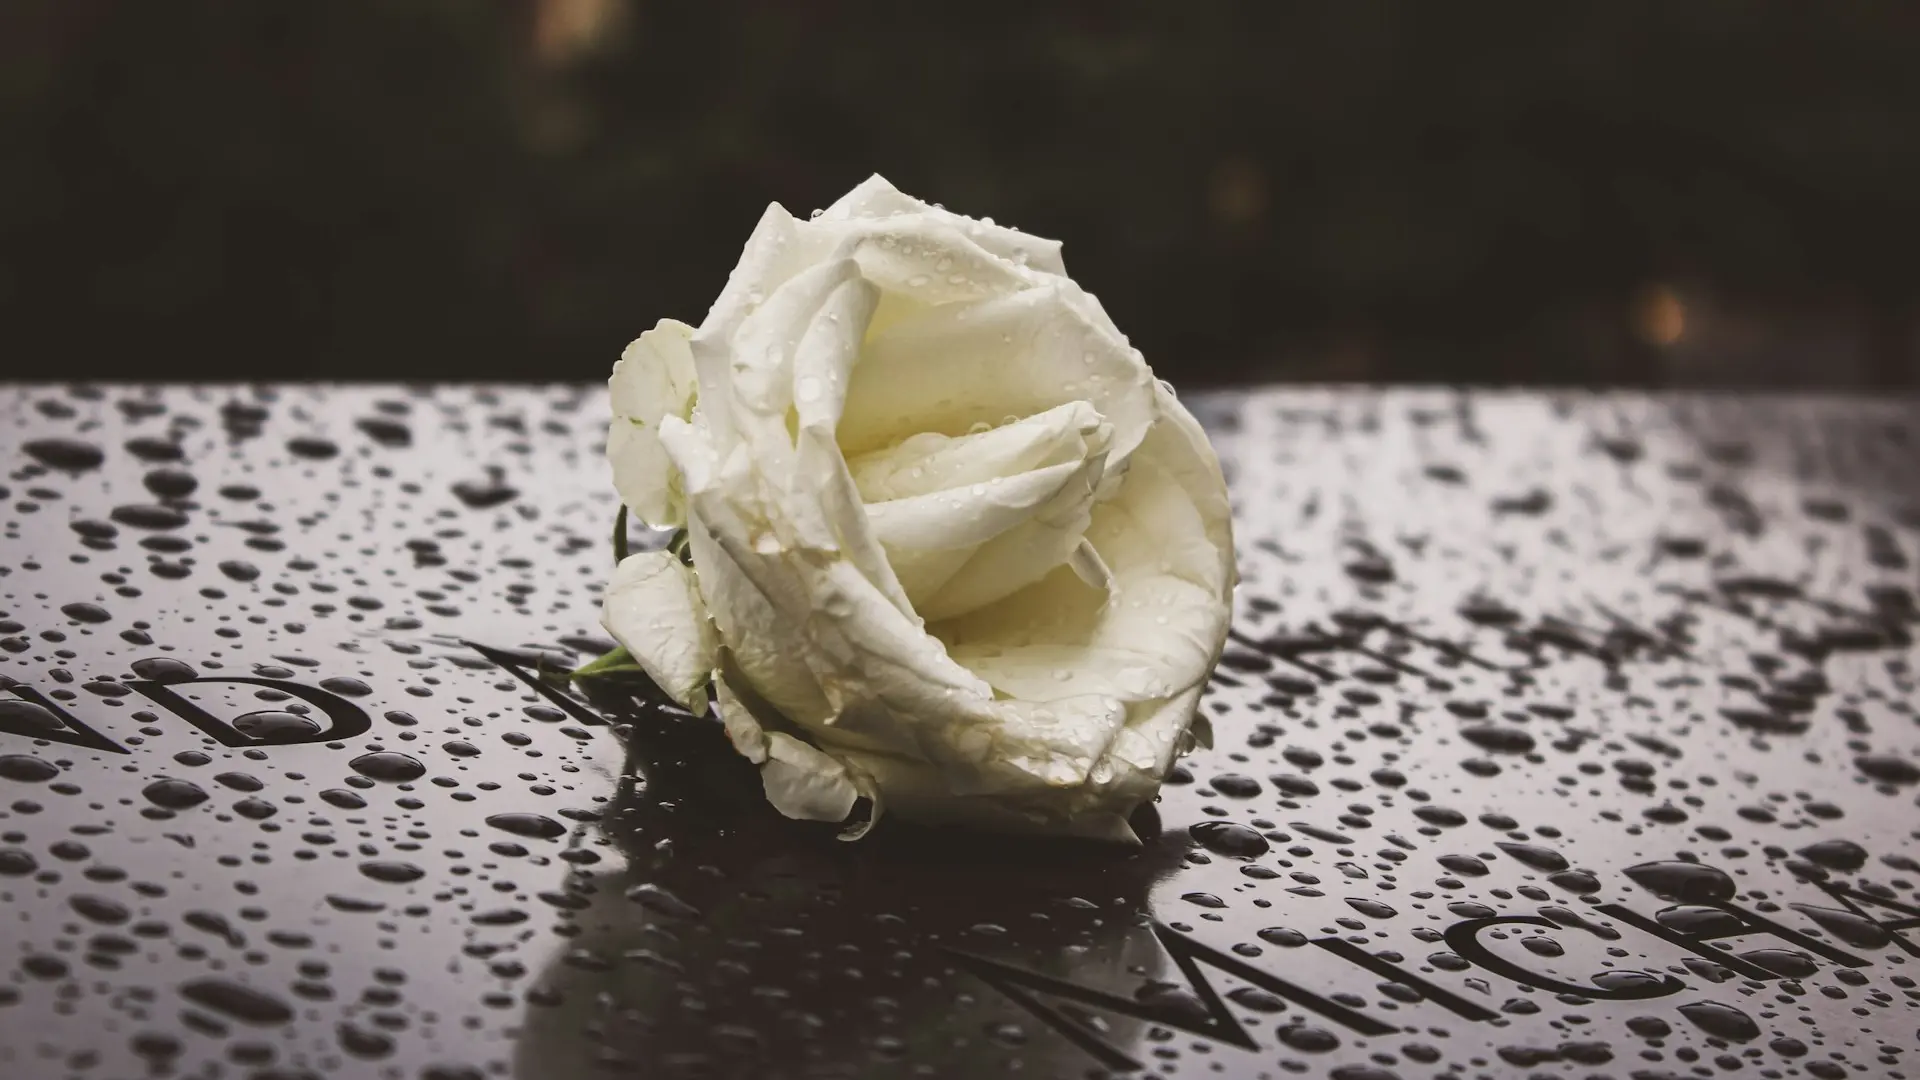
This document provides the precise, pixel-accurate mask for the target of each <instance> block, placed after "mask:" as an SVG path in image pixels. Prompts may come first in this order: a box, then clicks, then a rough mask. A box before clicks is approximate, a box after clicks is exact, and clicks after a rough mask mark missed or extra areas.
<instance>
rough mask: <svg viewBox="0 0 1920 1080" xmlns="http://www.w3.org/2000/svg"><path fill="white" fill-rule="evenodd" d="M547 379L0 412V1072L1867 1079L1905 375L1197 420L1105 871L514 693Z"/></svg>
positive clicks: (1877, 1026) (1917, 416)
mask: <svg viewBox="0 0 1920 1080" xmlns="http://www.w3.org/2000/svg"><path fill="white" fill-rule="evenodd" d="M603 393H604V391H602V390H600V389H598V388H592V387H579V388H574V387H566V388H556V389H514V390H504V389H503V390H486V389H445V390H435V391H431V392H428V391H416V390H408V389H402V388H360V389H320V388H304V387H285V388H278V389H271V390H253V389H233V388H178V389H165V390H155V389H135V388H112V387H109V388H103V389H80V390H72V389H65V388H52V387H48V388H38V387H34V388H18V387H16V388H12V389H8V390H4V391H0V432H4V433H5V434H4V435H0V507H4V510H0V687H4V689H0V926H4V927H5V930H4V933H0V1076H5V1077H7V1078H9V1080H13V1078H22V1080H36V1078H40V1077H66V1076H74V1077H108V1078H116V1080H117V1078H122V1077H144V1076H179V1077H260V1078H290V1077H305V1076H328V1077H333V1076H351V1077H359V1076H366V1077H394V1078H412V1077H422V1078H433V1080H453V1078H464V1077H525V1078H547V1077H574V1076H581V1077H598V1076H635V1077H657V1076H698V1075H712V1076H741V1077H774V1076H793V1077H868V1076H875V1077H878V1076H913V1075H924V1076H952V1077H977V1076H1030V1077H1085V1076H1100V1075H1117V1074H1123V1073H1134V1072H1137V1073H1141V1074H1146V1073H1152V1074H1161V1075H1169V1076H1231V1077H1284V1076H1296V1075H1303V1076H1329V1077H1337V1078H1340V1080H1373V1078H1383V1077H1392V1076H1399V1077H1416V1076H1422V1077H1424V1076H1458V1077H1470V1076H1532V1075H1552V1076H1559V1075H1568V1076H1583V1077H1584V1076H1617V1077H1659V1076H1714V1075H1720V1074H1722V1073H1731V1072H1741V1073H1742V1074H1743V1075H1756V1076H1763V1077H1801V1076H1808V1077H1815V1078H1819V1080H1837V1078H1840V1077H1852V1076H1871V1077H1899V1076H1903V1075H1911V1074H1912V1073H1913V1072H1914V1067H1913V1066H1910V1065H1909V1064H1908V1061H1907V1059H1908V1057H1909V1056H1910V1051H1909V1050H1908V1048H1909V1047H1912V1046H1913V1045H1914V1044H1915V1042H1916V1027H1920V1011H1916V1010H1915V1008H1914V1002H1915V999H1916V996H1920V991H1917V990H1916V986H1915V983H1914V978H1913V976H1914V974H1915V973H1916V972H1920V963H1916V960H1920V946H1917V945H1916V938H1915V936H1914V935H1915V934H1916V933H1920V896H1916V892H1915V889H1916V882H1917V881H1920V863H1916V861H1915V857H1916V855H1920V842H1917V841H1916V835H1920V832H1917V830H1920V812H1917V811H1916V808H1915V802H1914V796H1915V786H1916V784H1917V783H1920V727H1917V726H1916V722H1915V716H1914V711H1913V700H1914V672H1913V667H1912V662H1913V645H1912V637H1911V633H1912V628H1913V626H1914V624H1915V623H1916V621H1917V620H1920V612H1916V608H1915V604H1914V600H1913V593H1912V591H1911V589H1912V585H1913V576H1914V570H1913V566H1912V562H1911V560H1912V559H1913V558H1914V553H1915V551H1916V548H1917V547H1920V514H1917V513H1916V506H1920V501H1917V500H1916V499H1915V496H1916V495H1920V489H1916V487H1915V482H1914V477H1915V475H1916V472H1917V471H1920V451H1917V450H1916V446H1915V439H1916V437H1917V436H1920V411H1917V410H1916V408H1915V407H1914V406H1912V405H1908V404H1900V403H1884V402H1868V401H1844V400H1831V401H1788V400H1783V399H1743V398H1736V397H1699V398H1684V397H1673V398H1647V397H1637V396H1559V397H1549V396H1519V395H1502V394H1479V393H1465V394H1454V393H1445V392H1379V393H1376V392H1305V391H1298V392H1297V391H1287V392H1255V393H1247V394H1239V395H1229V396H1220V397H1212V398H1204V399H1200V400H1199V401H1198V402H1197V407H1198V411H1200V412H1201V413H1202V414H1203V416H1204V419H1205V422H1206V423H1207V424H1208V426H1209V428H1210V430H1211V431H1212V432H1213V433H1214V436H1215V438H1216V440H1217V444H1218V446H1219V448H1220V452H1221V455H1222V458H1223V460H1224V461H1225V463H1226V467H1227V469H1228V473H1229V478H1230V482H1231V485H1232V488H1233V492H1234V497H1235V500H1236V512H1237V515H1238V522H1237V528H1238V537H1237V539H1238V542H1239V544H1240V558H1241V566H1242V570H1243V574H1244V578H1245V582H1244V584H1243V586H1242V588H1241V591H1240V594H1239V598H1238V610H1237V613H1236V619H1235V630H1234V635H1233V640H1232V643H1231V644H1230V646H1229V649H1228V653H1227V656H1226V658H1225V660H1224V662H1223V664H1222V666H1221V669H1220V672H1219V674H1218V675H1217V676H1216V678H1215V679H1214V681H1213V684H1212V686H1211V687H1210V689H1209V692H1208V695H1207V697H1206V699H1205V703H1204V707H1205V708H1206V710H1207V711H1208V712H1209V713H1210V714H1211V715H1212V717H1213V725H1214V730H1215V732H1216V735H1217V745H1216V746H1215V747H1214V749H1212V750H1210V751H1206V752H1203V753H1200V754H1198V755H1196V756H1195V757H1193V758H1191V759H1188V760H1187V761H1186V763H1185V764H1184V766H1183V767H1182V768H1181V769H1180V770H1179V772H1178V773H1177V774H1176V776H1175V777H1174V778H1173V781H1172V782H1171V783H1170V785H1169V786H1168V787H1167V788H1166V790H1165V793H1164V795H1163V797H1162V799H1161V800H1160V802H1159V803H1158V805H1157V806H1155V807H1152V808H1151V809H1150V811H1148V812H1146V813H1144V814H1143V815H1142V818H1141V819H1140V825H1141V827H1142V828H1143V829H1144V830H1146V831H1147V832H1148V834H1149V835H1150V837H1151V839H1150V841H1149V842H1148V844H1147V845H1146V846H1145V848H1144V849H1141V850H1138V851H1115V850H1108V849H1100V848H1087V847H1078V846H1071V845H1064V844H1046V843H1037V842H1031V841H1012V840H1007V839H1002V838H995V837H979V836H972V835H967V834H962V833H955V832H944V831H934V830H924V829H916V828H913V827H911V826H908V825H905V824H903V823H900V822H898V821H891V820H890V821H887V822H885V823H884V824H883V825H882V827H881V828H879V829H878V830H877V831H876V832H875V834H874V835H872V836H871V837H869V838H868V839H867V840H865V841H862V842H860V843H857V844H846V843H840V842H837V841H836V840H835V839H834V838H833V835H832V833H833V830H832V829H830V828H825V827H821V828H815V827H810V826H805V825H799V824H795V823H791V822H787V821H785V820H783V819H780V818H779V817H778V816H777V815H774V814H773V813H772V812H771V811H770V810H768V809H766V808H765V807H764V806H763V805H762V801H761V797H760V794H759V792H758V790H757V786H756V782H755V778H754V776H753V774H752V773H751V771H750V770H748V769H747V768H746V767H745V766H744V765H743V764H742V763H741V762H739V761H738V760H736V759H735V758H734V757H733V756H732V754H731V751H730V750H729V749H728V748H727V746H726V744H725V741H724V740H723V739H722V738H721V737H720V736H719V735H718V733H717V729H716V728H715V727H714V726H713V724H712V723H711V722H710V721H696V720H693V719H691V718H689V717H686V716H684V715H681V714H678V713H676V712H674V711H673V710H671V709H667V708H663V707H661V706H659V705H658V704H656V703H653V702H650V701H648V700H645V699H643V698H640V697H636V696H634V695H632V694H631V693H630V692H627V691H622V690H619V689H616V688H608V687H603V688H600V689H599V690H596V691H595V692H593V693H592V695H591V696H590V697H583V696H576V695H575V694H574V693H572V692H569V691H567V690H565V689H564V688H563V687H562V686H561V685H560V684H558V683H555V682H553V681H550V680H546V679H543V678H542V672H543V671H545V670H551V669H559V668H566V667H569V666H571V665H573V664H576V663H578V662H580V660H581V659H582V658H584V657H587V656H590V655H592V654H594V653H595V652H596V651H598V650H600V649H603V648H605V647H606V646H607V644H608V643H607V642H605V641H604V640H603V638H602V635H601V632H600V631H599V629H598V627H597V619H596V616H597V607H598V604H597V596H598V588H599V585H600V583H601V581H602V580H603V579H604V577H605V575H606V573H607V570H608V564H609V550H608V526H609V522H610V519H611V516H612V515H611V510H612V502H611V499H610V496H609V490H608V485H607V483H606V480H605V475H604V468H603V466H602V464H601V463H600V460H599V456H598V455H599V451H598V443H599V440H600V436H601V432H602V427H603V421H602V415H603V413H602V409H603V404H602V394H603Z"/></svg>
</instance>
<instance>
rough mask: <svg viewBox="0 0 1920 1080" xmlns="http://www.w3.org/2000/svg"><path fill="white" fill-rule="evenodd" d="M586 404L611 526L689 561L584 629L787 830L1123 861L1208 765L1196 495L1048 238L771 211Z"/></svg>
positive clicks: (1213, 631)
mask: <svg viewBox="0 0 1920 1080" xmlns="http://www.w3.org/2000/svg"><path fill="white" fill-rule="evenodd" d="M610 390H611V393H612V406H613V413H614V417H613V422H612V426H611V428H610V430H609V435H608V444H607V456H608V459H609V461H610V462H611V464H612V466H613V476H614V483H615V486H616V487H617V488H618V490H619V493H620V496H621V499H622V500H623V502H624V503H625V504H626V506H627V507H628V508H630V509H631V510H632V512H633V513H635V514H637V515H638V516H639V517H640V518H641V519H642V520H644V521H646V522H647V523H648V524H650V525H653V526H656V527H669V528H678V527H684V528H685V529H686V536H687V551H688V554H689V555H690V556H691V564H690V565H689V564H688V562H686V561H683V560H682V559H680V558H677V557H675V556H674V555H673V554H671V553H667V552H648V553H643V554H638V555H632V556H629V557H628V558H626V559H625V560H624V561H623V562H622V563H621V564H620V566H619V568H618V570H617V571H616V572H615V574H614V577H613V580H612V582H611V583H610V584H609V586H608V590H607V598H606V607H605V614H604V621H605V624H606V626H607V629H608V631H609V632H610V633H612V634H613V636H614V637H615V638H616V639H618V640H619V642H620V644H621V645H622V646H623V647H624V648H625V649H626V650H627V651H628V653H630V654H631V656H632V657H633V659H634V660H635V661H636V662H637V663H638V664H639V665H640V666H641V667H643V668H645V670H646V671H647V672H648V674H649V675H651V676H652V677H653V678H654V680H655V681H656V682H658V683H659V685H660V686H661V687H662V688H663V689H664V690H665V691H666V692H667V693H668V694H670V695H672V696H673V697H675V698H676V699H678V700H680V701H681V702H682V703H684V704H685V705H686V706H687V707H688V708H689V709H692V710H693V711H694V712H696V713H700V712H704V711H705V710H706V707H707V695H708V689H707V688H708V686H709V684H710V683H711V684H712V685H713V690H714V695H715V701H716V704H717V706H718V709H719V712H720V716H721V719H722V720H724V721H725V724H726V728H727V732H728V734H729V736H730V737H731V738H732V740H733V743H734V746H735V748H736V749H737V750H738V751H739V753H740V754H741V755H742V756H744V757H746V758H747V759H749V760H750V761H752V762H754V763H755V764H756V765H759V766H760V771H761V778H762V781H763V783H764V787H765V791H766V795H767V798H768V799H769V800H770V801H771V802H772V803H773V804H774V806H775V807H776V808H777V809H779V810H780V811H781V812H782V813H783V814H786V815H787V816H789V817H795V818H802V819H808V820H819V821H841V820H845V819H847V818H848V815H849V812H850V811H851V810H852V809H853V807H854V806H855V804H856V802H857V801H858V800H859V799H860V798H862V797H865V798H866V799H867V800H868V801H869V803H870V804H871V806H872V808H873V813H874V815H877V814H878V813H879V812H880V811H881V810H882V808H884V809H885V810H886V811H887V812H889V813H894V814H898V815H899V816H901V817H903V818H908V819H911V820H916V821H921V822H964V823H966V824H969V825H973V826H977V827H983V828H988V829H994V830H999V831H1007V832H1033V833H1049V834H1062V835H1073V836H1084V837H1097V838H1102V839H1108V840H1118V841H1123V842H1132V841H1133V840H1134V839H1135V838H1134V836H1133V834H1132V833H1131V832H1130V831H1129V830H1128V827H1127V820H1126V819H1127V815H1128V814H1129V813H1130V812H1131V811H1132V809H1133V808H1134V807H1135V806H1137V805H1139V804H1141V803H1142V802H1144V801H1146V800H1148V799H1150V798H1151V797H1152V796H1153V793H1154V792H1155V790H1156V789H1157V788H1158V786H1159V784H1160V782H1161V780H1162V778H1163V777H1165V775H1166V773H1167V770H1168V768H1169V767H1170V766H1171V764H1172V762H1173V760H1174V759H1175V757H1177V756H1178V755H1179V754H1181V753H1184V752H1186V751H1187V750H1189V749H1190V748H1191V747H1192V746H1193V745H1195V744H1196V742H1200V743H1204V742H1205V741H1206V738H1207V729H1206V719H1205V717H1204V716H1201V715H1198V714H1197V713H1196V706H1197V704H1198V701H1199V697H1200V693H1201V690H1202V688H1203V687H1204V685H1205V683H1206V680H1207V676H1208V673H1209V672H1210V671H1211V670H1212V668H1213V665H1214V663H1215V661H1216V660H1218V658H1219V656H1220V651H1221V647H1222V645H1223V644H1224V642H1225V639H1226V630H1227V620H1228V614H1229V609H1230V606H1231V605H1230V598H1231V595H1232V591H1233V587H1234V582H1235V569H1234V556H1233V541H1232V536H1231V524H1230V521H1229V513H1228V504H1227V492H1226V483H1225V481H1224V479H1223V478H1222V475H1221V471H1220V465H1219V462H1218V460H1217V459H1216V458H1215V455H1214V452H1213V448H1212V447H1211V446H1210V445H1209V444H1208V442H1207V437H1206V435H1205V434H1204V433H1203V432H1202V431H1201V429H1200V425H1199V424H1198V423H1197V422H1196V421H1195V420H1194V418H1193V416H1192V414H1190V413H1189V412H1188V411H1187V409H1186V408H1185V407H1184V406H1183V405H1181V403H1180V402H1179V401H1178V400H1177V399H1176V398H1175V397H1174V394H1173V392H1172V390H1171V389H1170V388H1169V387H1168V386H1167V385H1166V384H1165V383H1163V382H1160V381H1157V380H1156V379H1155V378H1154V377H1153V372H1152V371H1151V370H1149V368H1148V367H1147V364H1146V361H1145V359H1144V358H1143V357H1142V356H1141V355H1140V353H1139V351H1138V350H1136V349H1134V348H1132V347H1131V346H1130V345H1129V344H1128V342H1127V339H1126V337H1125V336H1124V335H1123V334H1121V333H1120V331H1119V330H1118V328H1116V327H1115V325H1114V323H1113V321H1112V320H1111V319H1110V318H1108V316H1107V313H1106V312H1105V310H1104V309H1102V307H1101V306H1100V303H1099V301H1098V300H1096V299H1095V298H1094V297H1093V296H1092V295H1091V294H1089V293H1088V292H1086V291H1085V290H1084V289H1082V288H1080V286H1079V285H1077V284H1076V283H1075V282H1074V281H1073V280H1072V279H1071V278H1070V277H1069V276H1068V275H1067V273H1066V268H1065V265H1064V264H1063V263H1062V261H1061V257H1060V245H1059V244H1058V243H1057V242H1055V241H1051V240H1044V239H1041V238H1038V237H1034V236H1029V235H1027V234H1025V233H1022V232H1019V231H1018V230H1015V229H1010V228H1007V227H1005V226H1002V225H996V224H994V223H993V222H991V221H986V220H976V219H973V218H968V217H964V216H962V215H959V214H955V213H951V212H949V211H947V210H944V209H942V208H940V207H937V206H930V205H928V204H926V203H922V202H920V201H919V200H917V199H913V198H911V197H909V196H907V195H904V194H902V193H900V192H899V191H896V190H895V189H894V188H893V187H892V186H891V185H889V184H888V183H887V182H886V181H884V180H882V179H880V178H879V177H874V178H872V179H870V180H868V181H866V182H865V183H863V184H861V185H859V186H858V187H856V188H855V189H854V190H853V191H851V192H849V193H848V194H847V195H846V196H845V197H843V198H842V199H840V200H839V201H838V202H836V203H835V204H834V205H833V206H832V207H830V208H828V209H827V210H825V211H824V212H822V213H821V214H819V215H818V216H816V217H815V218H813V219H812V220H806V221H803V220H798V219H796V218H794V217H792V216H791V215H789V214H788V213H787V212H786V211H785V210H784V209H782V208H781V207H780V206H778V205H777V204H776V205H774V206H771V207H769V208H768V210H767V212H766V214H765V215H764V216H763V217H762V218H761V220H760V223H759V226H758V227H757V228H756V229H755V231H754V233H753V236H752V237H751V238H750V239H749V240H748V242H747V246H746V249H745V251H744V252H743V253H742V256H741V260H740V264H739V266H738V267H737V268H736V269H735V271H734V273H733V275H732V277H731V278H729V280H728V282H727V285H726V288H725V289H724V290H723V291H722V292H721V295H720V297H719V299H717V300H716V301H715V302H714V305H713V307H712V309H711V310H710V311H709V312H708V313H707V317H706V319H705V320H704V321H703V322H702V323H701V325H700V326H699V327H698V328H697V329H696V328H694V327H690V326H686V325H684V324H681V323H676V322H672V321H670V320H669V321H663V322H662V323H661V324H660V325H659V326H658V327H656V328H655V329H653V330H651V331H649V332H647V333H646V334H644V335H642V336H641V337H640V339H639V340H637V341H635V342H634V343H633V344H632V345H631V346H629V348H628V349H627V351H626V353H625V354H624V356H623V357H622V359H621V361H620V363H619V365H618V366H616V368H615V370H614V374H613V378H612V379H611V381H610ZM867 820H868V821H871V820H873V819H872V818H871V817H869V818H868V819H867ZM857 831H858V830H857V827H856V828H855V829H853V830H850V833H852V832H857Z"/></svg>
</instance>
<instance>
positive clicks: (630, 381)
mask: <svg viewBox="0 0 1920 1080" xmlns="http://www.w3.org/2000/svg"><path fill="white" fill-rule="evenodd" d="M692 337H693V328H692V327H690V326H688V325H686V324H685V323H678V322H674V321H673V320H672V319H662V320H660V323H659V325H657V326H655V327H654V328H653V329H651V330H649V331H647V332H646V333H644V334H641V335H640V337H639V338H638V339H637V340H635V341H634V342H633V343H632V344H631V345H628V346H627V348H626V351H625V352H623V353H621V354H620V362H619V363H617V364H615V365H613V376H612V378H610V379H608V380H607V389H608V392H609V393H610V395H611V397H612V399H613V422H612V424H611V425H609V426H608V428H607V461H608V463H609V464H611V465H612V466H613V486H614V488H615V489H616V490H618V491H619V492H620V498H621V500H622V501H623V502H625V503H626V504H627V506H628V507H629V508H631V509H632V510H633V512H634V513H636V514H638V515H640V520H642V521H644V522H646V523H647V524H649V525H652V526H654V527H655V528H671V527H674V526H677V525H679V524H681V522H682V521H683V520H685V507H684V505H683V497H682V495H681V487H680V477H679V474H678V472H677V471H676V470H675V469H674V468H673V464H672V462H670V461H669V460H668V459H667V453H666V451H665V450H664V449H662V448H661V446H660V421H661V420H662V419H664V418H665V417H668V416H673V417H677V418H679V419H681V420H685V419H686V418H687V417H688V416H689V415H691V414H692V412H693V401H694V396H695V389H696V386H695V380H694V367H693V351H692V350H691V349H690V348H689V346H688V342H689V340H690V339H691V338H692Z"/></svg>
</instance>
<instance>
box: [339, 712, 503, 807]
mask: <svg viewBox="0 0 1920 1080" xmlns="http://www.w3.org/2000/svg"><path fill="white" fill-rule="evenodd" d="M316 728H317V725H316ZM347 767H348V768H350V769H352V770H353V771H354V772H357V773H359V774H360V775H361V776H367V777H372V778H373V779H375V780H389V781H393V782H395V783H402V782H405V781H408V780H418V779H420V778H421V777H422V776H425V775H426V774H427V767H426V766H425V765H422V764H420V761H419V759H417V758H413V757H410V756H408V755H406V754H400V753H395V752H394V751H391V750H376V751H374V752H373V753H371V754H361V755H360V756H359V757H357V758H354V759H353V760H352V761H349V762H347ZM489 820H491V819H489Z"/></svg>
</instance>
